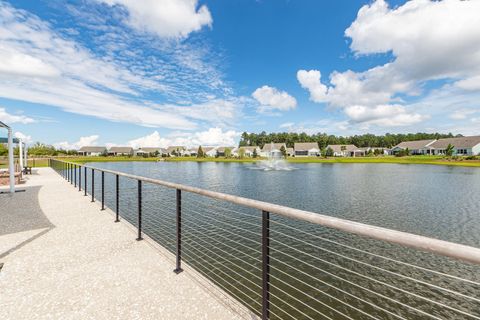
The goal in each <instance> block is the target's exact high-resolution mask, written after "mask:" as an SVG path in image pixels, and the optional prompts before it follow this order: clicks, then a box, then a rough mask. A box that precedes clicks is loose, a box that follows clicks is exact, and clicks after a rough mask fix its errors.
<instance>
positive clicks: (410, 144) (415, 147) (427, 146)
mask: <svg viewBox="0 0 480 320" xmlns="http://www.w3.org/2000/svg"><path fill="white" fill-rule="evenodd" d="M435 141H437V140H435V139H429V140H417V141H404V142H400V143H399V144H397V145H396V146H395V147H393V148H392V154H397V153H399V152H400V151H402V150H406V149H407V148H408V150H409V151H410V154H413V155H420V154H433V150H432V147H431V145H432V144H433V143H434V142H435Z"/></svg>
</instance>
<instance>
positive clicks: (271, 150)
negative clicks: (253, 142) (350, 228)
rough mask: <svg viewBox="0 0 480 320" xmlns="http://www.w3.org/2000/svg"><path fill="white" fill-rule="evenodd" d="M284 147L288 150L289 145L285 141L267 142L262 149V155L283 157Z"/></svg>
mask: <svg viewBox="0 0 480 320" xmlns="http://www.w3.org/2000/svg"><path fill="white" fill-rule="evenodd" d="M282 147H284V148H285V151H286V150H287V145H286V144H285V143H265V144H264V145H263V148H262V151H260V156H262V157H267V158H268V157H272V158H275V157H282V156H283V155H282V151H281V149H282Z"/></svg>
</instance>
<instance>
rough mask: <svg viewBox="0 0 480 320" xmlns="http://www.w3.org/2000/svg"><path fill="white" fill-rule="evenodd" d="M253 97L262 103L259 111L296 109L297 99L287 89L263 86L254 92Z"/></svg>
mask: <svg viewBox="0 0 480 320" xmlns="http://www.w3.org/2000/svg"><path fill="white" fill-rule="evenodd" d="M252 97H253V98H255V100H257V101H258V103H259V104H260V107H259V111H260V112H262V111H272V110H280V111H288V110H291V109H295V107H296V106H297V100H296V99H295V98H294V97H292V96H291V95H289V94H288V93H287V92H285V91H280V90H278V89H276V88H273V87H269V86H263V87H260V88H258V89H256V90H255V91H254V92H253V93H252Z"/></svg>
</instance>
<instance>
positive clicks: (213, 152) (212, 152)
mask: <svg viewBox="0 0 480 320" xmlns="http://www.w3.org/2000/svg"><path fill="white" fill-rule="evenodd" d="M202 149H203V152H204V153H205V155H206V156H207V157H215V156H216V155H217V149H216V148H215V147H202Z"/></svg>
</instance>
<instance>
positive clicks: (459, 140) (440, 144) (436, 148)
mask: <svg viewBox="0 0 480 320" xmlns="http://www.w3.org/2000/svg"><path fill="white" fill-rule="evenodd" d="M448 145H452V146H453V155H459V156H463V155H468V156H472V155H473V156H476V155H480V136H472V137H456V138H446V139H438V140H437V141H435V142H433V143H432V144H430V145H429V148H430V150H431V152H432V154H439V155H442V154H445V153H446V149H447V147H448Z"/></svg>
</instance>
